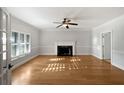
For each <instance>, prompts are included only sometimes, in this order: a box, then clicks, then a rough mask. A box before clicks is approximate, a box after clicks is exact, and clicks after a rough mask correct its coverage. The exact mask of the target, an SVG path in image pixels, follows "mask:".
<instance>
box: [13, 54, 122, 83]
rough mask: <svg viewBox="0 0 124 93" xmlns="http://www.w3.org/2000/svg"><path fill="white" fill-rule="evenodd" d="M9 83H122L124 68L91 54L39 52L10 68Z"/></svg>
mask: <svg viewBox="0 0 124 93" xmlns="http://www.w3.org/2000/svg"><path fill="white" fill-rule="evenodd" d="M12 84H19V85H20V84H29V85H34V84H35V85H39V84H41V85H42V84H43V85H44V84H45V85H53V84H55V85H58V84H60V85H70V84H71V85H72V84H73V85H78V84H124V71H123V70H120V69H118V68H116V67H114V66H112V65H111V64H109V63H108V62H105V61H102V60H99V59H97V58H95V57H93V56H73V57H69V56H68V57H66V56H65V57H64V56H38V57H36V58H34V59H32V60H30V61H29V62H27V63H26V64H24V65H22V66H20V67H19V68H17V69H15V70H14V71H13V72H12Z"/></svg>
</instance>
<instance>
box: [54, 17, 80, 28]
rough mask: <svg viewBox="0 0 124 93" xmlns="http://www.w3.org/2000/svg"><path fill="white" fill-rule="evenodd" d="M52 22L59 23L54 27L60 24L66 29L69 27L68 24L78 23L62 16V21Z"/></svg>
mask: <svg viewBox="0 0 124 93" xmlns="http://www.w3.org/2000/svg"><path fill="white" fill-rule="evenodd" d="M54 23H56V24H60V25H58V26H57V27H56V28H59V27H61V26H65V27H66V28H67V29H69V25H75V26H77V25H78V24H77V23H71V20H70V19H68V18H64V20H63V21H62V22H54Z"/></svg>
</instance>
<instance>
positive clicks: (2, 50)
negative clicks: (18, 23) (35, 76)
mask: <svg viewBox="0 0 124 93" xmlns="http://www.w3.org/2000/svg"><path fill="white" fill-rule="evenodd" d="M9 20H10V18H9V14H8V13H7V12H6V11H5V10H4V9H2V8H0V84H1V85H7V84H11V78H10V77H11V70H10V68H11V62H10V51H9V50H10V48H9V47H10V45H9V44H10V41H9V40H10V24H9V23H10V21H9Z"/></svg>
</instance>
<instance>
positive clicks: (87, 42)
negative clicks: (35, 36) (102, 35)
mask: <svg viewBox="0 0 124 93" xmlns="http://www.w3.org/2000/svg"><path fill="white" fill-rule="evenodd" d="M57 41H76V51H75V52H76V53H75V54H76V55H88V54H91V31H81V30H80V29H76V28H75V29H71V28H70V29H65V28H54V29H44V30H42V31H41V32H40V54H41V55H56V53H55V43H56V42H57Z"/></svg>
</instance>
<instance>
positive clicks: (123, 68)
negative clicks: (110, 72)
mask: <svg viewBox="0 0 124 93" xmlns="http://www.w3.org/2000/svg"><path fill="white" fill-rule="evenodd" d="M112 65H113V66H115V67H117V68H119V69H121V70H124V67H123V66H119V65H117V64H115V63H112Z"/></svg>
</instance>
